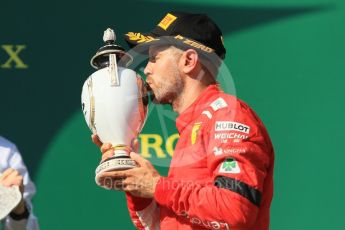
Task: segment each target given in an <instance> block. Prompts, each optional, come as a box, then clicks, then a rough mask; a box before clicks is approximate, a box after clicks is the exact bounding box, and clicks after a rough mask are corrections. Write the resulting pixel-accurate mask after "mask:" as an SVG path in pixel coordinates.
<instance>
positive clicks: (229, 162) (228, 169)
mask: <svg viewBox="0 0 345 230" xmlns="http://www.w3.org/2000/svg"><path fill="white" fill-rule="evenodd" d="M219 172H220V173H240V172H241V170H240V167H239V166H238V163H237V161H236V160H234V159H232V158H227V159H225V161H224V162H223V163H222V164H221V165H220V168H219Z"/></svg>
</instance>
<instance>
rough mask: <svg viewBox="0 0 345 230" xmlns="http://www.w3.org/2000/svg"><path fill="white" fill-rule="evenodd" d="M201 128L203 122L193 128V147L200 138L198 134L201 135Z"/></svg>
mask: <svg viewBox="0 0 345 230" xmlns="http://www.w3.org/2000/svg"><path fill="white" fill-rule="evenodd" d="M200 128H201V122H198V123H195V124H194V125H193V128H192V135H191V137H190V139H191V142H192V145H194V144H195V143H196V140H197V137H198V133H199V130H200Z"/></svg>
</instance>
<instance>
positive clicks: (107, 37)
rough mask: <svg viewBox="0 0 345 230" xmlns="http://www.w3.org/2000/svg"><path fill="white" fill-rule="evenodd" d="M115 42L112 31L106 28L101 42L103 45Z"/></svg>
mask: <svg viewBox="0 0 345 230" xmlns="http://www.w3.org/2000/svg"><path fill="white" fill-rule="evenodd" d="M115 40H116V35H115V32H114V30H112V29H111V28H108V29H107V30H105V31H104V34H103V41H104V42H105V43H114V42H115Z"/></svg>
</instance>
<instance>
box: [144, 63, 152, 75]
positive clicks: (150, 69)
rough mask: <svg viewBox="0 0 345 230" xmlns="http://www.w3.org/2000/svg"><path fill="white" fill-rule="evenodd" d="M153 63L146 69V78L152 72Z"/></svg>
mask: <svg viewBox="0 0 345 230" xmlns="http://www.w3.org/2000/svg"><path fill="white" fill-rule="evenodd" d="M151 71H152V63H151V62H148V63H147V65H146V67H145V69H144V74H145V75H146V76H148V75H150V74H151V73H152V72H151Z"/></svg>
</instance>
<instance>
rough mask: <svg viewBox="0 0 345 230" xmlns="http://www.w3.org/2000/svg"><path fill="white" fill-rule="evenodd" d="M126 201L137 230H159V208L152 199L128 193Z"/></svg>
mask: <svg viewBox="0 0 345 230" xmlns="http://www.w3.org/2000/svg"><path fill="white" fill-rule="evenodd" d="M126 200H127V208H128V212H129V215H130V217H131V219H132V222H133V224H134V226H135V227H136V228H137V229H140V230H147V229H150V230H154V229H159V207H158V206H157V203H156V202H155V201H154V200H153V199H152V198H141V197H135V196H133V195H131V194H130V193H128V192H126Z"/></svg>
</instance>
